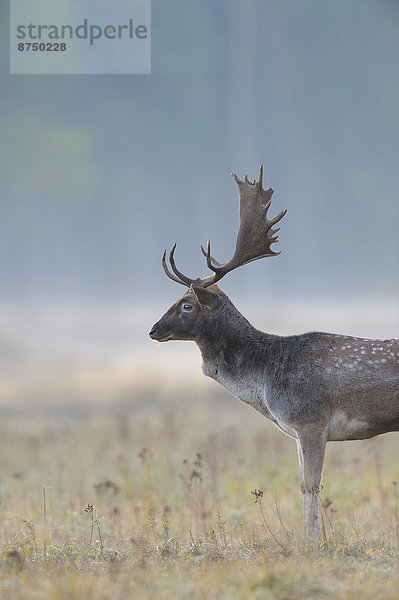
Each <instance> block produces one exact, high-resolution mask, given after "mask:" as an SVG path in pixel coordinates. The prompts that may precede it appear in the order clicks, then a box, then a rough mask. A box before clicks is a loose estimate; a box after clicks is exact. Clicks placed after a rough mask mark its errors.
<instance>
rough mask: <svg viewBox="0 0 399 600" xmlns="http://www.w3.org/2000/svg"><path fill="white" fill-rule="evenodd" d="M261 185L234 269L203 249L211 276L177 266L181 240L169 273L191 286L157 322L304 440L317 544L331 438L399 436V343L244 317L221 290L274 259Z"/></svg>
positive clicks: (307, 516)
mask: <svg viewBox="0 0 399 600" xmlns="http://www.w3.org/2000/svg"><path fill="white" fill-rule="evenodd" d="M262 171H263V169H262V166H261V167H260V171H259V177H258V180H257V181H255V180H254V181H253V182H251V181H249V180H248V178H247V177H245V179H244V181H241V180H240V179H239V178H238V177H237V176H236V175H233V177H234V179H235V181H236V182H237V185H238V189H239V199H240V226H239V231H238V236H237V242H236V248H235V252H234V255H233V257H232V258H231V259H230V260H229V261H228V262H226V263H224V264H221V263H219V262H217V261H216V260H215V259H214V258H213V256H212V255H211V248H210V241H209V240H208V245H207V248H206V250H205V249H204V248H203V247H202V246H201V250H202V252H203V254H204V256H205V258H206V263H207V266H208V267H209V269H210V270H211V271H213V274H212V275H210V276H208V277H206V278H204V279H200V278H197V279H191V278H189V277H187V276H186V275H184V274H183V273H181V272H180V271H179V270H178V268H177V267H176V264H175V260H174V253H175V248H176V244H174V245H173V247H172V250H171V251H170V254H169V263H170V267H171V269H172V271H170V268H169V267H168V265H167V262H166V251H165V252H164V254H163V257H162V265H163V268H164V271H165V273H166V275H167V276H168V277H170V279H173V281H176V282H177V283H180V284H182V285H185V286H187V287H188V290H187V292H186V293H185V294H184V296H183V297H182V298H181V299H180V300H178V301H177V302H176V303H175V304H174V305H173V306H171V308H170V309H169V310H168V311H167V312H166V313H165V314H164V315H163V317H162V318H161V319H160V320H159V321H158V322H157V323H156V324H155V325H154V326H153V328H152V329H151V331H150V334H149V335H150V337H151V338H152V339H153V340H157V341H159V342H166V341H169V340H193V341H195V342H196V343H197V345H198V347H199V349H200V351H201V354H202V360H203V363H202V370H203V373H204V374H205V375H207V376H208V377H212V378H213V379H214V380H216V381H218V382H219V383H220V384H222V385H223V386H224V387H225V388H227V389H228V390H229V391H230V392H231V393H232V394H234V395H235V396H236V397H237V398H239V399H240V400H243V401H244V402H246V403H248V404H250V405H251V406H253V407H254V408H255V409H256V410H258V411H259V412H260V413H261V414H263V415H264V416H265V417H267V418H269V419H271V420H272V421H273V422H274V423H275V424H276V425H277V426H278V427H279V428H280V429H281V430H282V431H283V432H285V433H286V434H288V435H289V436H292V437H293V438H295V439H296V442H297V448H298V457H299V470H300V486H301V491H302V494H303V498H304V521H305V535H306V536H308V537H311V538H316V539H317V538H318V537H319V535H320V528H319V521H318V497H319V490H320V481H321V474H322V469H323V461H324V453H325V446H326V442H328V441H331V440H334V441H336V440H359V439H365V438H371V437H373V436H376V435H379V434H381V433H386V432H388V431H399V339H389V340H370V339H364V338H358V337H349V336H346V335H337V334H330V333H318V332H313V333H305V334H303V335H293V336H288V337H280V336H278V335H270V334H268V333H263V332H262V331H259V330H257V329H255V327H253V326H252V325H251V324H250V323H249V322H248V321H247V319H246V318H245V317H243V315H241V314H240V313H239V312H238V310H237V309H236V308H235V306H234V305H233V304H232V302H231V301H230V300H229V298H228V297H227V296H226V295H225V294H224V293H223V292H222V290H220V289H219V288H218V287H217V286H216V285H215V284H216V282H217V281H219V280H220V279H221V278H222V277H224V275H226V273H228V272H230V271H232V270H233V269H236V268H237V267H240V266H241V265H244V264H246V263H249V262H251V261H253V260H257V259H259V258H263V257H269V256H276V255H277V254H279V252H273V250H271V245H272V244H273V243H274V242H276V241H277V236H276V233H277V231H278V229H273V226H274V225H275V224H276V223H278V222H279V221H280V220H281V219H282V218H283V216H284V215H285V212H286V211H285V210H284V211H282V212H281V213H280V214H279V215H277V216H276V217H274V218H273V219H271V220H268V218H267V212H268V209H269V207H270V204H271V197H272V194H273V190H272V189H271V188H269V189H267V190H264V189H263V188H262Z"/></svg>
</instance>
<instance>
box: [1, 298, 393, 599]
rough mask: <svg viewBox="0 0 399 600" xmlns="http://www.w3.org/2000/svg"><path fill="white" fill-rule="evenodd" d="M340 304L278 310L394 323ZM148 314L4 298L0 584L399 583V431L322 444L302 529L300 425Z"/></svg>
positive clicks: (294, 589) (327, 593) (285, 323)
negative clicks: (46, 306)
mask: <svg viewBox="0 0 399 600" xmlns="http://www.w3.org/2000/svg"><path fill="white" fill-rule="evenodd" d="M158 312H159V313H160V311H154V313H155V314H156V315H158ZM347 313H348V309H347V308H345V311H341V312H339V311H337V310H334V311H332V310H331V311H330V310H327V309H325V310H324V311H323V312H321V313H320V314H318V313H317V312H316V311H304V316H303V318H302V320H303V323H302V322H300V323H297V322H295V323H293V322H292V323H291V324H290V321H289V319H290V318H293V312H292V311H291V310H288V309H287V310H286V311H285V312H284V311H282V309H281V308H280V312H276V314H275V315H274V316H273V315H272V317H273V318H271V316H270V314H269V319H270V321H271V322H272V323H273V325H274V327H275V330H278V331H281V332H284V333H288V332H289V331H290V330H291V329H292V330H293V331H301V330H306V329H309V328H310V327H312V326H313V327H315V328H317V327H320V328H322V329H327V330H333V331H334V330H336V331H344V332H347V333H352V334H355V335H366V336H371V337H372V336H374V335H376V336H378V335H382V336H383V335H385V333H384V332H385V331H386V332H387V334H388V332H390V335H392V334H393V335H395V332H396V331H398V325H399V324H398V322H397V311H396V312H394V310H393V309H392V310H391V311H389V310H384V311H377V310H373V311H369V313H367V314H369V315H370V318H368V319H366V318H365V316H364V315H362V314H361V312H359V311H357V312H356V311H353V312H352V313H350V315H349V316H350V319H349V317H348V314H347ZM332 315H333V316H334V318H337V315H338V316H340V315H341V316H342V318H343V317H344V316H345V318H346V319H347V321H346V322H343V321H342V322H331V323H330V322H329V321H328V319H330V320H331V319H332ZM381 315H382V316H384V315H385V320H384V319H382V317H381ZM356 317H357V318H358V321H356ZM371 317H373V318H374V321H373V319H372V318H371ZM377 317H378V319H377ZM394 317H395V318H396V321H394ZM251 318H253V316H252V315H251ZM296 318H298V317H296ZM377 320H378V323H377ZM153 321H154V314H152V312H151V314H145V315H142V317H141V318H140V319H138V318H137V316H135V315H134V314H133V313H130V312H129V313H127V314H123V312H122V311H111V310H109V311H99V312H96V311H94V310H92V311H85V312H82V313H77V314H72V315H71V314H70V312H68V311H66V312H65V314H64V313H62V314H61V315H60V314H58V313H57V314H52V313H51V312H50V311H48V310H46V311H44V310H43V314H42V313H33V314H30V313H29V314H27V315H26V314H25V313H19V312H10V311H9V312H7V313H5V314H4V315H3V316H2V313H0V330H1V332H2V336H1V339H0V417H1V418H0V458H1V461H0V464H1V469H0V550H1V558H0V599H1V600H8V599H12V600H14V599H15V600H19V599H21V600H22V599H24V600H26V598H29V600H36V599H37V600H38V599H46V600H64V599H71V600H75V599H76V600H80V599H86V598H87V599H91V598H95V599H96V600H106V599H107V600H108V599H110V600H111V599H112V600H122V599H127V600H130V599H136V598H137V599H140V600H146V599H150V598H151V599H153V598H157V599H168V600H169V599H171V600H172V599H183V598H184V599H186V598H187V599H190V600H191V599H194V600H196V599H212V598H218V599H221V600H224V599H226V600H230V599H235V598H243V599H247V598H248V599H258V598H268V599H269V598H270V599H281V600H283V599H291V598H293V599H295V598H298V599H302V598H303V599H308V598H328V599H330V598H331V599H334V598H342V599H352V598H354V599H356V600H359V599H363V598H364V599H368V598H370V599H371V598H373V600H374V598H383V599H389V598H392V599H393V598H395V600H396V599H397V598H398V590H399V562H398V561H399V515H398V513H399V483H396V482H399V463H398V448H399V434H389V435H385V436H381V437H379V438H375V439H373V440H369V441H363V442H348V443H342V442H337V443H330V444H328V449H327V456H326V464H325V470H324V477H323V486H324V487H323V490H322V494H321V499H322V504H323V507H322V509H321V516H322V523H323V537H322V540H321V541H320V543H319V544H310V543H306V542H305V541H304V539H303V536H302V498H301V494H300V491H299V483H298V465H297V456H296V446H295V443H294V441H293V440H291V439H290V438H289V437H287V436H285V435H284V434H282V433H281V432H279V431H278V430H277V429H276V428H275V427H274V426H273V425H272V424H271V423H269V422H268V421H267V419H265V418H264V417H262V416H261V415H259V414H258V413H256V412H255V411H254V410H252V409H251V408H249V407H248V406H245V405H244V404H242V403H240V402H239V401H238V400H236V399H234V398H233V397H231V396H230V395H229V394H228V393H227V392H225V391H224V390H223V389H222V388H221V387H220V386H218V385H217V384H215V383H213V382H211V381H209V380H207V379H206V378H204V377H203V376H202V375H201V373H200V369H199V357H198V352H197V350H196V348H194V345H192V344H187V345H185V346H184V345H182V344H175V345H173V344H165V345H158V347H157V346H156V345H155V344H153V343H150V342H148V346H145V343H144V342H143V340H145V339H146V337H147V330H148V323H152V322H153ZM393 322H394V323H395V326H394V328H393V330H392V323H393ZM129 324H130V325H129ZM310 324H311V325H310ZM309 325H310V327H309ZM258 326H260V327H264V328H267V326H268V324H267V323H264V324H263V323H262V322H259V323H258ZM129 327H130V328H129ZM284 327H285V329H284ZM132 343H133V346H132ZM135 343H136V344H137V346H134V344H135ZM140 344H141V345H140ZM172 366H173V368H172ZM154 373H156V374H157V377H155V378H154ZM255 490H257V491H258V490H261V492H263V495H262V496H261V497H260V496H259V492H258V498H257V497H256V496H255V495H254V494H252V492H253V491H255ZM255 500H257V501H256V502H255Z"/></svg>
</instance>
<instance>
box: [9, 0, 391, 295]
mask: <svg viewBox="0 0 399 600" xmlns="http://www.w3.org/2000/svg"><path fill="white" fill-rule="evenodd" d="M7 4H8V3H7V2H2V3H1V5H0V20H1V48H2V50H1V54H0V61H1V72H0V85H1V112H0V131H1V140H0V173H1V208H0V210H1V216H0V265H1V302H2V303H3V304H8V303H15V302H18V303H30V304H32V303H33V304H35V303H47V304H58V303H61V304H68V303H71V302H72V303H88V304H90V303H93V302H95V303H100V304H101V303H108V302H117V303H121V302H122V303H127V304H129V305H131V306H139V305H147V304H148V303H149V302H152V303H155V304H157V303H158V300H159V298H160V299H161V303H162V297H164V298H167V299H168V300H169V298H170V299H172V297H174V296H175V295H176V294H179V293H180V291H181V290H176V289H173V286H172V285H171V283H170V281H168V280H166V278H165V277H164V275H163V273H162V270H161V266H160V257H161V253H162V251H163V249H164V248H165V247H170V246H171V245H172V243H173V242H174V241H175V240H176V241H178V248H177V253H176V257H177V260H178V262H179V265H180V266H181V268H182V270H185V271H186V272H187V273H188V274H193V275H195V276H198V275H200V274H204V273H205V272H206V268H205V265H204V261H203V258H202V255H201V253H200V250H199V244H200V243H204V242H205V241H206V239H207V237H208V236H209V235H210V236H211V238H212V241H213V248H214V253H215V255H216V256H217V257H218V258H219V260H225V259H227V258H228V257H229V256H230V255H231V253H232V251H233V247H234V242H235V235H236V228H237V220H238V210H237V209H238V203H237V198H238V195H237V190H236V186H235V183H234V181H233V180H232V179H231V178H230V177H229V173H230V172H231V171H234V172H236V173H237V174H238V175H239V176H244V174H245V173H248V175H249V177H251V178H253V177H255V176H256V174H257V170H258V167H259V164H260V163H263V164H264V165H265V185H266V186H269V185H270V186H272V187H273V188H274V189H275V195H274V210H275V212H277V211H280V210H281V209H282V208H288V214H287V216H286V218H285V219H284V222H283V223H282V230H281V234H280V243H279V249H280V250H282V254H281V256H280V257H279V258H278V259H276V260H271V261H267V263H266V262H264V263H263V264H260V263H253V264H251V265H249V266H247V267H246V268H245V269H243V270H242V271H241V272H240V273H235V274H234V275H232V276H230V277H228V278H227V280H226V281H228V284H227V286H225V287H226V288H227V291H228V292H230V291H231V292H232V293H234V295H235V296H234V297H235V298H240V299H243V300H244V301H249V300H251V301H254V298H255V299H257V298H259V299H260V300H261V301H262V302H264V301H265V299H266V298H267V299H270V300H274V301H281V300H282V299H287V297H289V298H290V300H295V299H299V300H302V301H305V302H308V303H312V304H315V303H316V304H317V303H322V302H325V301H331V300H340V301H346V300H348V299H350V300H352V301H355V302H357V301H361V302H363V301H365V300H372V301H374V300H381V299H383V300H389V301H391V302H392V301H396V298H397V294H398V288H399V266H398V265H399V261H398V256H399V234H398V224H399V204H398V191H399V171H398V158H399V148H398V143H399V120H398V112H399V109H398V107H399V74H398V69H397V59H398V49H399V48H398V43H399V27H398V24H399V21H398V17H399V5H398V3H397V2H394V1H392V0H383V1H380V2H374V1H373V0H352V1H351V2H347V1H346V0H337V1H336V2H333V3H332V2H327V1H324V0H323V1H322V2H319V1H316V0H304V1H303V2H296V1H294V0H287V1H286V2H280V1H278V0H267V1H266V2H264V1H263V0H248V1H246V2H243V1H242V0H241V1H240V0H229V1H227V0H220V1H219V2H216V3H215V2H213V1H212V0H189V1H187V0H169V1H168V2H161V1H160V0H153V2H152V56H153V59H152V75H149V76H17V75H9V64H8V61H9V53H8V48H7V44H8V39H9V36H8V20H9V14H8V7H7ZM175 287H176V286H175ZM154 298H157V299H156V300H154Z"/></svg>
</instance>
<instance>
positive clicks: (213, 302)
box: [191, 286, 220, 310]
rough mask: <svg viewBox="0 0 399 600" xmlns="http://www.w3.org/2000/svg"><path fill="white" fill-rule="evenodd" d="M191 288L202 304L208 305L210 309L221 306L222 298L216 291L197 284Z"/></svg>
mask: <svg viewBox="0 0 399 600" xmlns="http://www.w3.org/2000/svg"><path fill="white" fill-rule="evenodd" d="M191 289H192V291H193V292H194V294H195V296H196V298H197V300H198V302H199V303H200V304H202V305H204V306H206V307H207V308H209V309H210V310H216V308H217V307H218V306H219V304H220V298H219V296H218V295H217V294H216V292H212V291H211V290H209V289H208V288H203V287H195V286H192V287H191Z"/></svg>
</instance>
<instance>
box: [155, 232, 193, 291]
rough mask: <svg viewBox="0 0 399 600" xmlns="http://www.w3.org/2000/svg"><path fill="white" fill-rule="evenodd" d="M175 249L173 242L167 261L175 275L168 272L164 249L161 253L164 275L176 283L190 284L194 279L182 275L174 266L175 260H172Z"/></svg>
mask: <svg viewBox="0 0 399 600" xmlns="http://www.w3.org/2000/svg"><path fill="white" fill-rule="evenodd" d="M175 250H176V242H175V243H174V244H173V246H172V249H171V251H170V252H169V262H170V266H171V267H172V269H173V271H174V273H175V275H173V273H171V272H170V270H169V268H168V265H167V262H166V250H165V252H164V253H163V256H162V266H163V270H164V271H165V273H166V275H167V276H168V277H169V278H170V279H173V281H176V282H177V283H181V284H182V285H188V286H190V285H191V284H192V283H194V281H195V280H194V279H190V278H189V277H186V275H183V273H181V272H180V271H179V270H178V268H177V267H176V264H175V261H174V253H175Z"/></svg>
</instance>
